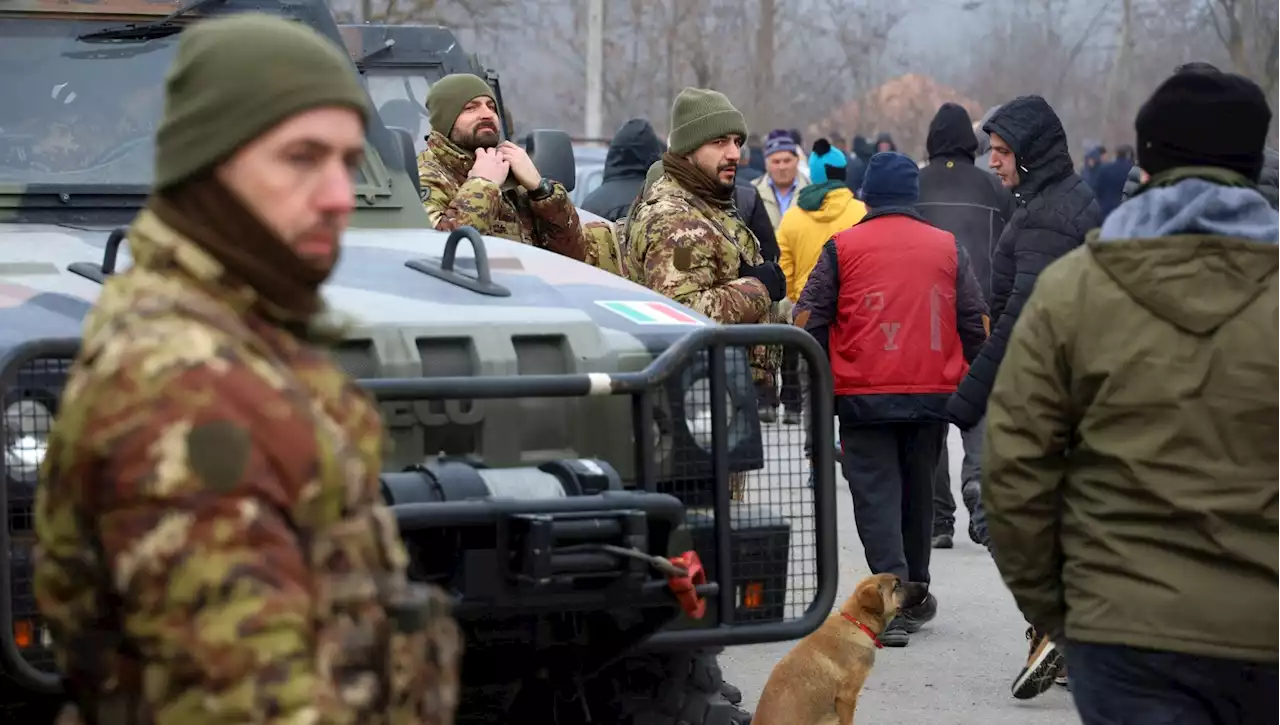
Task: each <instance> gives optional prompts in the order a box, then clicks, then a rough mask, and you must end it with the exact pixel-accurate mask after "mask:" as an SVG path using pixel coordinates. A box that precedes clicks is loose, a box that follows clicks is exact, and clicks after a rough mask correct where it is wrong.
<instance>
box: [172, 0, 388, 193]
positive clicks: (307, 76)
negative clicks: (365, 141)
mask: <svg viewBox="0 0 1280 725" xmlns="http://www.w3.org/2000/svg"><path fill="white" fill-rule="evenodd" d="M320 106H345V107H348V108H352V109H355V110H356V111H357V112H359V113H360V115H361V118H362V119H364V121H365V122H368V119H369V116H370V111H369V101H368V96H367V95H366V94H365V92H364V88H363V87H362V86H361V85H360V81H359V80H358V79H357V77H356V69H355V66H354V65H353V64H352V63H351V59H350V57H349V56H348V55H347V54H346V53H345V52H343V51H342V50H341V49H340V48H338V46H337V45H335V44H334V43H332V42H330V41H329V40H328V39H327V38H325V37H324V36H322V35H320V34H319V33H317V32H315V31H314V30H312V29H310V28H308V27H306V26H303V25H301V24H299V23H295V22H292V21H289V20H285V19H283V18H278V17H274V16H271V15H265V14H262V13H237V14H235V15H231V16H226V17H220V18H214V19H211V20H203V21H200V22H197V23H195V24H193V25H192V26H191V27H190V28H189V29H188V30H187V31H186V32H184V33H183V34H182V40H181V41H180V42H179V43H178V52H177V57H176V58H175V59H174V61H173V65H172V66H171V67H170V68H169V72H168V74H167V76H166V77H165V99H164V117H163V118H162V119H161V121H160V128H159V130H157V131H156V162H155V164H156V173H155V188H156V190H157V191H159V190H163V189H165V188H168V187H171V186H174V185H175V184H178V183H180V182H182V181H184V180H186V179H188V178H190V177H192V176H194V175H195V174H198V173H200V172H201V171H204V170H206V169H209V168H211V167H213V166H215V165H217V164H218V163H221V162H222V161H224V160H226V159H227V158H228V157H230V156H231V155H232V154H234V153H235V152H236V151H238V150H239V149H240V148H241V147H242V146H244V145H245V144H247V143H248V142H250V141H252V140H253V139H254V138H256V137H258V136H259V135H261V134H262V133H263V132H265V131H267V130H269V129H270V128H272V127H273V126H275V125H277V124H278V123H280V122H281V121H283V120H285V119H287V118H289V117H290V116H293V115H295V114H297V113H300V112H302V111H306V110H309V109H312V108H317V107H320Z"/></svg>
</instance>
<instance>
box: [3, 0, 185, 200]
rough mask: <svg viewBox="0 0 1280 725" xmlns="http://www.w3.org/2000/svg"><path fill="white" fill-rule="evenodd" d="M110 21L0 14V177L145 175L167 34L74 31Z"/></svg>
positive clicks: (138, 181) (34, 180)
mask: <svg viewBox="0 0 1280 725" xmlns="http://www.w3.org/2000/svg"><path fill="white" fill-rule="evenodd" d="M119 25H120V21H119V20H114V21H113V20H82V19H69V18H59V19H49V18H38V19H14V18H7V19H0V98H3V99H4V102H3V103H0V183H4V182H19V183H24V184H127V185H131V186H132V185H141V186H147V185H150V183H151V177H152V160H153V158H154V137H155V131H156V124H157V123H158V121H159V119H160V114H161V111H162V110H163V107H164V75H165V71H167V70H168V68H169V63H170V61H171V60H172V59H173V54H174V51H175V50H176V49H177V45H178V38H179V37H180V36H177V35H174V36H170V37H167V38H157V39H155V40H148V41H141V42H130V43H121V44H107V43H86V42H82V41H79V40H76V37H77V36H79V35H81V34H83V33H89V32H93V31H95V30H102V29H104V28H110V27H118V26H119Z"/></svg>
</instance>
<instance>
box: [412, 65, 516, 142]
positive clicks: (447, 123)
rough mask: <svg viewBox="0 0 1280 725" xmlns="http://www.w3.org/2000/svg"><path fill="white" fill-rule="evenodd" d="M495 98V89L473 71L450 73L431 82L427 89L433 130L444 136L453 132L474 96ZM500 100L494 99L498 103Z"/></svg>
mask: <svg viewBox="0 0 1280 725" xmlns="http://www.w3.org/2000/svg"><path fill="white" fill-rule="evenodd" d="M480 96H488V97H489V98H493V89H492V88H490V87H489V84H488V83H486V82H485V80H484V79H483V78H481V77H480V76H477V75H472V74H471V73H450V74H449V75H447V76H445V77H444V78H441V79H440V80H438V81H436V82H435V83H432V84H431V90H429V91H427V113H429V114H430V115H431V130H432V131H435V132H436V133H439V134H441V135H443V136H446V137H447V136H448V135H449V134H451V133H453V124H455V123H457V122H458V116H459V114H461V113H462V109H463V108H464V107H466V105H467V104H468V103H470V102H471V99H473V98H479V97H480ZM497 102H498V101H497V100H496V99H494V103H495V104H496V103H497Z"/></svg>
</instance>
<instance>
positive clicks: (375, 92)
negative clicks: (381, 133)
mask: <svg viewBox="0 0 1280 725" xmlns="http://www.w3.org/2000/svg"><path fill="white" fill-rule="evenodd" d="M443 77H444V71H443V70H442V69H441V68H440V67H439V66H432V67H428V68H412V69H410V68H395V69H391V68H376V69H375V68H370V69H369V70H367V71H366V72H365V74H364V83H365V87H366V88H367V89H368V91H369V96H370V97H371V98H372V99H373V105H374V107H376V108H377V109H378V115H379V116H381V117H382V122H383V123H384V124H386V125H388V126H392V127H395V128H403V129H406V130H408V131H409V132H410V133H411V134H413V147H414V151H415V152H416V153H422V152H423V151H424V150H426V148H427V141H426V138H427V134H428V133H430V132H431V123H430V120H429V119H428V117H427V91H428V90H429V89H430V88H431V84H432V83H434V82H436V81H437V80H439V79H440V78H443Z"/></svg>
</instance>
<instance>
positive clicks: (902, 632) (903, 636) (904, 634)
mask: <svg viewBox="0 0 1280 725" xmlns="http://www.w3.org/2000/svg"><path fill="white" fill-rule="evenodd" d="M878 639H879V640H880V644H882V645H884V646H885V647H906V646H907V644H908V643H909V642H910V641H911V633H910V632H908V631H907V628H906V627H905V626H903V623H902V615H898V616H897V617H894V618H893V621H892V622H889V626H888V627H885V628H884V631H883V632H881V633H880V637H879V638H878Z"/></svg>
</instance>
